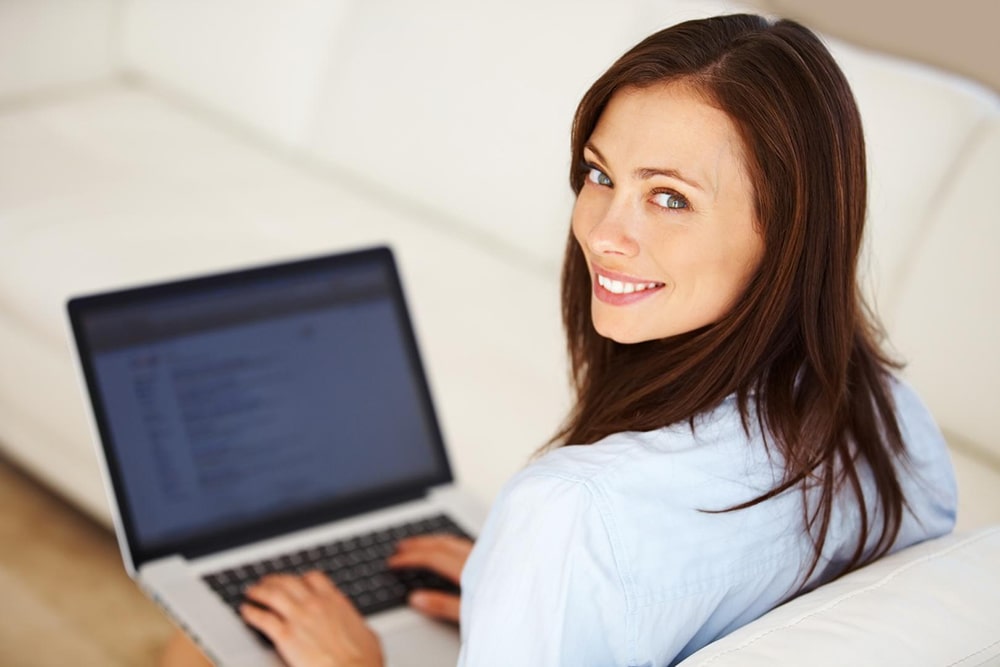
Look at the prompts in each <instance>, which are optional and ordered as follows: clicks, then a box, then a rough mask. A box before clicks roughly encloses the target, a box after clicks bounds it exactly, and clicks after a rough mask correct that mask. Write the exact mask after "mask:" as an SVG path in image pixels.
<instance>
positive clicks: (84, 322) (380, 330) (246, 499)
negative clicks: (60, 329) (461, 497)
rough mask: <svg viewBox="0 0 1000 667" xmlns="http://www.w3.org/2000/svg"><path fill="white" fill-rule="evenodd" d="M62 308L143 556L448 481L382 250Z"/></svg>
mask: <svg viewBox="0 0 1000 667" xmlns="http://www.w3.org/2000/svg"><path fill="white" fill-rule="evenodd" d="M70 314H71V320H72V323H73V327H74V332H75V335H76V339H77V345H78V347H79V349H80V352H81V354H80V356H81V359H82V361H83V366H84V372H85V375H86V376H87V382H88V388H89V391H90V395H91V400H92V402H93V405H94V409H95V414H96V416H97V422H98V427H99V430H100V432H101V439H102V442H103V446H104V450H105V454H106V456H107V459H108V464H109V470H110V472H111V477H112V483H113V484H114V486H115V493H116V496H117V498H118V502H119V507H120V509H121V513H122V519H123V523H124V524H125V529H126V532H127V534H128V539H129V544H130V547H131V549H132V551H133V558H134V560H135V562H136V565H139V564H140V563H141V562H144V561H145V560H148V559H149V558H152V557H156V556H158V555H164V554H170V553H183V554H186V555H197V554H198V553H203V552H206V551H213V550H217V549H220V548H227V547H228V546H235V545H236V544H242V543H246V542H249V541H254V540H258V539H262V538H264V537H267V536H270V535H273V534H280V533H284V532H288V531H289V530H293V529H296V528H298V527H305V526H308V525H314V524H315V523H317V522H322V521H325V520H331V519H334V518H337V517H341V516H347V515H350V514H353V513H356V512H358V511H362V510H364V509H370V508H374V507H377V506H381V505H388V504H392V503H394V502H398V501H399V500H400V499H402V498H404V497H416V496H418V495H420V494H421V493H423V492H424V490H425V489H426V488H427V487H428V486H431V485H434V484H440V483H443V482H447V481H450V480H451V473H450V470H449V467H448V462H447V460H446V458H445V455H444V448H443V444H442V441H441V436H440V431H439V428H438V425H437V422H436V419H435V416H434V412H433V409H432V406H431V401H430V396H429V392H428V389H427V385H426V381H425V378H424V373H423V369H422V367H421V364H420V359H419V356H418V353H417V349H416V345H415V342H414V338H413V333H412V329H411V326H410V322H409V319H408V316H407V312H406V308H405V305H404V303H403V297H402V291H401V289H400V285H399V279H398V276H397V274H396V270H395V266H394V263H393V261H392V256H391V254H390V253H389V251H388V249H385V248H379V249H374V250H370V251H362V252H357V253H351V254H347V255H339V256H332V257H326V258H320V259H314V260H308V261H304V262H295V263H291V264H284V265H279V266H271V267H265V268H261V269H254V270H250V271H241V272H238V273H231V274H225V275H217V276H211V277H207V278H200V279H195V280H187V281H182V282H177V283H171V284H166V285H158V286H153V287H146V288H140V289H135V290H128V291H123V292H117V293H113V294H105V295H98V296H93V297H85V298H81V299H74V300H73V301H71V303H70Z"/></svg>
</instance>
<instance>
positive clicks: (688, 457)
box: [518, 397, 780, 491]
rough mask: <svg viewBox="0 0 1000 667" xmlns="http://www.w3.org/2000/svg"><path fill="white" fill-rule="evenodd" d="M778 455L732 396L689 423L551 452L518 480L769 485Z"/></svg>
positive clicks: (626, 484)
mask: <svg viewBox="0 0 1000 667" xmlns="http://www.w3.org/2000/svg"><path fill="white" fill-rule="evenodd" d="M776 455H777V452H772V451H769V450H768V448H767V447H766V445H765V443H764V439H763V437H762V436H761V434H760V431H759V429H758V428H757V424H756V420H753V419H751V420H749V421H748V423H747V424H744V422H743V419H741V416H740V411H739V409H738V407H737V403H736V399H735V397H729V398H727V399H725V400H724V401H723V402H722V403H720V404H719V405H718V406H717V407H715V408H714V409H712V410H710V411H708V412H706V413H703V414H702V415H699V416H697V417H696V418H695V419H693V420H691V421H690V422H688V421H685V422H680V423H676V424H672V425H670V426H666V427H663V428H659V429H656V430H653V431H627V432H621V433H614V434H611V435H609V436H607V437H605V438H604V439H602V440H600V441H598V442H596V443H593V444H590V445H567V446H563V447H558V448H555V449H552V450H550V451H548V452H547V453H546V454H544V455H543V456H541V457H539V458H538V459H536V460H535V461H534V462H532V464H531V465H529V466H528V467H527V468H526V469H525V470H524V471H522V472H521V473H520V475H519V476H518V477H522V478H523V477H538V476H542V477H553V478H560V479H563V480H566V481H575V482H578V483H584V484H588V485H592V486H597V487H601V488H604V489H609V490H613V489H615V488H617V487H624V488H627V489H629V490H632V491H634V490H636V489H637V488H641V487H642V486H643V483H644V482H645V483H650V484H653V485H655V486H657V487H658V488H660V489H666V488H676V484H677V483H681V484H690V483H694V482H697V481H698V480H701V481H707V480H708V479H715V480H719V479H726V478H731V479H739V480H741V482H743V483H750V484H751V485H754V486H756V482H757V481H759V478H761V476H764V477H766V482H767V484H768V485H773V483H774V481H775V480H776V479H778V478H777V477H775V473H776V471H779V468H780V462H779V461H776V460H775V457H776ZM779 477H780V474H779Z"/></svg>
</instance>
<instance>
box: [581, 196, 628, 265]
mask: <svg viewBox="0 0 1000 667" xmlns="http://www.w3.org/2000/svg"><path fill="white" fill-rule="evenodd" d="M632 218H633V212H632V211H630V210H629V207H628V206H627V205H622V204H620V203H616V202H614V203H612V204H611V205H610V206H609V207H608V208H607V209H606V210H605V211H604V212H603V214H602V215H600V216H599V217H598V218H597V220H596V222H595V224H594V225H593V227H591V229H590V233H589V234H587V243H588V245H589V246H590V250H591V252H593V253H594V254H598V255H622V256H625V257H634V256H636V255H637V254H638V253H639V243H638V242H637V241H636V238H635V233H634V225H633V224H631V223H632Z"/></svg>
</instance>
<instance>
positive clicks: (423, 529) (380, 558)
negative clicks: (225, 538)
mask: <svg viewBox="0 0 1000 667" xmlns="http://www.w3.org/2000/svg"><path fill="white" fill-rule="evenodd" d="M432 533H434V534H441V533H445V534H450V535H458V536H460V537H466V538H468V537H469V536H468V535H467V534H466V533H465V532H464V531H463V530H462V529H461V528H459V527H458V526H457V525H456V524H455V522H454V521H452V520H451V519H449V518H448V517H447V516H445V515H443V514H440V515H437V516H433V517H430V518H427V519H422V520H419V521H413V522H410V523H405V524H400V525H396V526H392V527H390V528H386V529H384V530H379V531H376V532H371V533H365V534H363V535H357V536H355V537H352V538H349V539H344V540H338V541H336V542H330V543H329V544H321V545H319V546H316V547H312V548H310V549H303V550H302V551H297V552H295V553H292V554H287V555H284V556H278V557H275V558H270V559H267V560H262V561H260V562H257V563H249V564H247V565H242V566H240V567H234V568H231V569H228V570H223V571H222V572H217V573H215V574H210V575H206V576H205V577H203V578H204V580H205V582H206V583H207V584H208V585H209V586H210V587H211V588H212V590H214V591H215V592H216V593H217V594H218V595H219V596H220V597H222V599H223V600H224V601H225V602H226V604H227V605H229V606H230V607H232V608H233V609H234V610H235V611H236V613H237V614H239V606H240V605H241V604H243V600H244V598H243V591H244V589H246V588H247V587H248V586H250V585H252V584H254V583H255V582H256V581H257V580H259V579H260V578H261V577H264V576H267V575H269V574H277V573H283V574H302V573H305V572H308V571H310V570H322V571H323V572H325V573H326V574H327V576H329V577H330V579H332V580H333V582H334V583H335V584H336V585H337V588H339V589H340V590H341V591H342V592H343V593H344V594H345V595H346V596H347V597H348V598H350V600H351V602H353V603H354V606H355V607H357V609H358V611H360V612H361V613H362V614H365V615H368V614H374V613H376V612H379V611H384V610H386V609H391V608H393V607H398V606H401V605H404V604H406V596H407V595H408V594H409V592H410V591H412V590H414V589H417V588H430V589H435V590H442V591H447V592H451V593H456V594H457V593H458V592H459V588H458V586H456V585H454V584H452V583H451V582H450V581H448V580H447V579H444V578H443V577H440V576H438V575H436V574H434V573H433V572H430V571H428V570H390V569H389V568H388V567H387V566H386V563H385V560H386V558H388V557H389V556H390V555H391V554H392V553H394V552H395V550H396V543H397V542H398V541H400V540H402V539H405V538H407V537H413V536H415V535H426V534H432Z"/></svg>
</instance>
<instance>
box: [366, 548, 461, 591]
mask: <svg viewBox="0 0 1000 667" xmlns="http://www.w3.org/2000/svg"><path fill="white" fill-rule="evenodd" d="M386 563H387V564H388V565H389V567H390V568H392V569H394V570H399V569H404V568H421V569H427V570H431V571H433V572H436V573H438V574H440V575H441V576H443V577H445V578H447V579H450V580H451V581H452V582H454V583H456V584H457V583H458V582H459V579H461V576H462V567H463V566H464V565H465V559H464V558H460V557H458V556H456V555H455V554H452V553H449V552H446V551H440V550H431V549H427V550H424V549H420V550H410V551H406V552H403V553H399V554H395V555H393V556H390V557H389V558H388V559H386Z"/></svg>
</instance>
